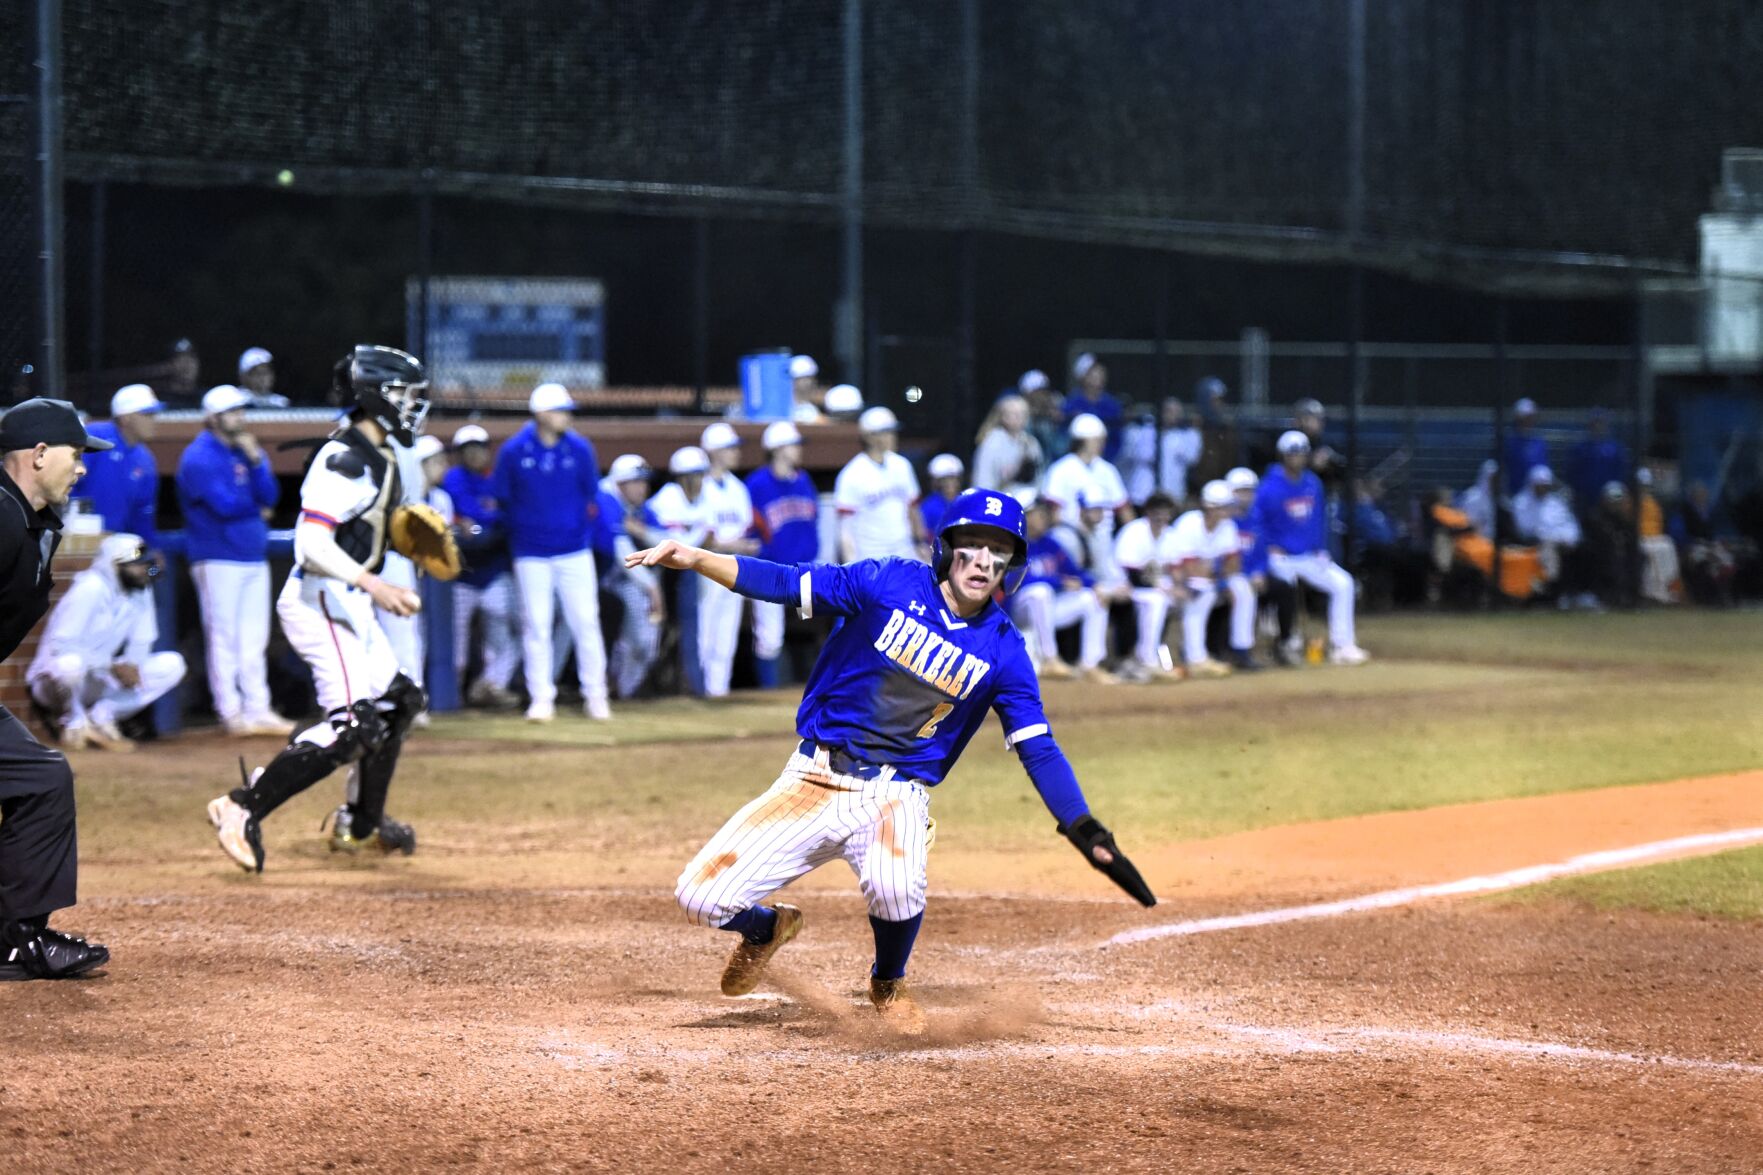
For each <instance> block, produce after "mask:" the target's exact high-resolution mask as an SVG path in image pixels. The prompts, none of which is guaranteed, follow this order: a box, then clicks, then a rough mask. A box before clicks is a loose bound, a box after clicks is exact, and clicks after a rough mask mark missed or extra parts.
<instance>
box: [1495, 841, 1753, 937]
mask: <svg viewBox="0 0 1763 1175" xmlns="http://www.w3.org/2000/svg"><path fill="white" fill-rule="evenodd" d="M1488 900H1489V901H1500V902H1508V903H1510V902H1523V903H1535V902H1573V903H1576V904H1580V905H1584V906H1589V907H1591V908H1592V909H1595V910H1647V911H1650V912H1653V913H1658V914H1698V915H1706V916H1708V917H1712V918H1730V919H1743V920H1751V919H1758V918H1763V848H1749V849H1734V850H1733V851H1731V852H1727V853H1715V854H1714V855H1712V856H1708V857H1694V858H1691V859H1690V860H1687V861H1671V862H1668V863H1666V864H1664V865H1649V866H1647V867H1646V868H1643V869H1619V870H1616V871H1614V872H1611V873H1595V874H1592V875H1590V876H1588V877H1570V878H1567V879H1565V880H1562V881H1552V882H1550V883H1549V884H1547V885H1539V886H1536V887H1534V888H1532V889H1525V890H1517V891H1514V892H1513V893H1510V894H1502V895H1500V896H1499V897H1497V898H1490V899H1488Z"/></svg>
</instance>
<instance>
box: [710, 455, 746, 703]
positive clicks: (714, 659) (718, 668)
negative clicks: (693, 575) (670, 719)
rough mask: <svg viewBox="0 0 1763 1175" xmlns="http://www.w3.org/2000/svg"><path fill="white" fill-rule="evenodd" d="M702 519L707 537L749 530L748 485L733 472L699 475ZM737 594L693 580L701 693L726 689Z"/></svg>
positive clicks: (737, 625) (716, 694)
mask: <svg viewBox="0 0 1763 1175" xmlns="http://www.w3.org/2000/svg"><path fill="white" fill-rule="evenodd" d="M700 500H701V502H702V503H703V511H704V521H705V524H706V526H707V527H708V531H707V534H706V536H705V537H706V538H707V539H709V540H712V541H715V542H719V543H732V542H734V541H735V540H737V539H739V538H741V537H742V536H743V535H746V534H747V533H748V532H749V531H751V530H752V529H753V499H752V497H751V495H749V494H748V493H747V486H746V484H745V483H744V482H742V481H741V479H740V478H738V477H736V476H735V475H734V474H733V473H725V474H723V475H722V476H721V478H720V479H719V478H718V477H717V475H716V474H714V473H707V474H705V475H704V491H703V493H702V494H701V495H700ZM741 603H742V600H741V597H740V596H739V595H737V594H736V593H734V592H732V591H730V590H729V589H728V588H725V587H723V586H722V585H720V584H717V583H713V582H711V581H710V580H708V579H705V578H704V577H702V576H700V577H699V579H698V665H699V667H700V668H701V669H702V670H703V671H704V693H705V696H707V697H712V698H720V697H723V696H725V695H726V694H727V693H728V680H729V674H730V673H731V672H732V671H733V669H734V664H735V645H736V643H737V642H738V641H739V640H740V638H741Z"/></svg>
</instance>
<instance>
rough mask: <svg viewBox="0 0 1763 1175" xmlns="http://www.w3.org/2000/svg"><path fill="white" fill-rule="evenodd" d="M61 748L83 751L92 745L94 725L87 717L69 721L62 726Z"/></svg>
mask: <svg viewBox="0 0 1763 1175" xmlns="http://www.w3.org/2000/svg"><path fill="white" fill-rule="evenodd" d="M60 742H61V749H62V750H63V751H83V750H85V749H86V748H87V747H89V746H91V745H92V727H91V724H90V723H88V722H87V721H85V719H83V718H82V719H79V720H77V721H74V722H69V723H68V724H67V725H65V726H63V727H62V728H61V738H60Z"/></svg>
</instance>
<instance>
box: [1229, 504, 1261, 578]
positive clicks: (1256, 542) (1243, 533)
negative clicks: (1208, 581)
mask: <svg viewBox="0 0 1763 1175" xmlns="http://www.w3.org/2000/svg"><path fill="white" fill-rule="evenodd" d="M1236 521H1237V551H1238V553H1239V554H1241V555H1242V557H1243V564H1242V567H1243V574H1244V575H1265V574H1267V544H1266V543H1265V542H1264V541H1263V540H1262V538H1261V511H1260V510H1259V509H1257V504H1256V503H1254V502H1251V503H1249V508H1248V509H1247V510H1244V511H1243V512H1242V513H1241V514H1239V515H1238V516H1237V520H1236Z"/></svg>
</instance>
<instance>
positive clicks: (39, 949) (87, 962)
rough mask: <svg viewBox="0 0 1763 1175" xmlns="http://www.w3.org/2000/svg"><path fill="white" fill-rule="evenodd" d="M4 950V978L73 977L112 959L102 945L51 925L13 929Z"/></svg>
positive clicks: (0, 964) (0, 966)
mask: <svg viewBox="0 0 1763 1175" xmlns="http://www.w3.org/2000/svg"><path fill="white" fill-rule="evenodd" d="M0 952H3V953H0V981H3V980H15V979H18V980H22V979H73V978H75V977H76V976H80V975H84V974H85V973H86V972H88V971H91V970H93V969H94V968H97V967H102V966H103V965H104V964H106V963H108V962H109V961H110V951H109V950H107V949H106V948H105V947H103V946H102V945H100V944H98V943H95V942H87V941H86V940H85V939H83V938H80V937H79V936H77V935H72V934H63V933H61V931H59V930H50V929H49V928H48V927H47V926H45V927H44V928H43V929H41V930H39V931H36V932H35V933H31V934H28V935H25V936H20V935H18V934H17V933H9V934H8V935H6V941H5V942H4V944H0Z"/></svg>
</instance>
